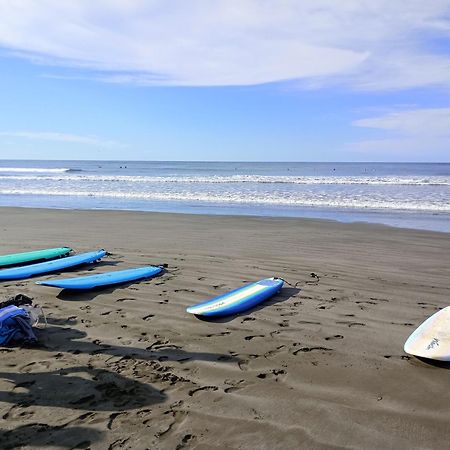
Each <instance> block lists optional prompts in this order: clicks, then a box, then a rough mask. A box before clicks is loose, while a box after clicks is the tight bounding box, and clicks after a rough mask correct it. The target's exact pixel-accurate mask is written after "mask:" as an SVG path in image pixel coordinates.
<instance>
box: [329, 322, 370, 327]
mask: <svg viewBox="0 0 450 450" xmlns="http://www.w3.org/2000/svg"><path fill="white" fill-rule="evenodd" d="M336 323H337V324H338V325H347V326H348V327H349V328H351V327H356V326H359V327H365V326H366V324H365V323H361V322H346V321H344V322H336Z"/></svg>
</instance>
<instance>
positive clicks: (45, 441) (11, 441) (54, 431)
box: [0, 423, 104, 450]
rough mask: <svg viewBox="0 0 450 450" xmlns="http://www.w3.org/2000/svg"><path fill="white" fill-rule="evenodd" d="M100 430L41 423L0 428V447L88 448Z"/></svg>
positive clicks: (97, 439)
mask: <svg viewBox="0 0 450 450" xmlns="http://www.w3.org/2000/svg"><path fill="white" fill-rule="evenodd" d="M103 434H104V433H103V432H102V431H98V430H94V429H92V428H87V427H70V428H65V426H51V425H47V424H43V423H32V424H29V425H21V426H18V427H17V428H14V429H13V430H4V429H1V428H0V436H2V449H4V450H9V449H15V448H22V447H23V448H44V447H47V446H51V447H56V446H57V447H58V448H80V449H81V448H90V447H91V445H92V444H95V443H96V442H98V441H100V440H101V439H102V436H103Z"/></svg>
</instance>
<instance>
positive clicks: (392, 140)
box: [350, 108, 450, 160]
mask: <svg viewBox="0 0 450 450" xmlns="http://www.w3.org/2000/svg"><path fill="white" fill-rule="evenodd" d="M353 125H354V126H357V127H362V128H372V129H374V130H379V131H380V132H381V134H382V136H381V137H380V138H375V139H364V140H361V141H357V142H353V143H351V144H350V148H352V149H353V150H355V151H358V152H362V153H370V154H373V155H377V154H383V153H384V154H391V155H392V154H396V153H397V154H404V153H408V154H409V155H411V156H412V155H417V156H420V155H421V156H426V155H427V154H428V155H429V154H433V155H434V157H435V158H436V159H437V160H446V159H448V154H449V152H450V108H422V109H408V110H401V111H391V112H388V113H386V114H383V115H381V116H376V117H370V118H365V119H359V120H356V121H354V122H353Z"/></svg>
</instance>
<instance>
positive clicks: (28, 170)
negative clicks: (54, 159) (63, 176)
mask: <svg viewBox="0 0 450 450" xmlns="http://www.w3.org/2000/svg"><path fill="white" fill-rule="evenodd" d="M70 170H71V169H67V168H65V167H62V168H58V167H57V168H45V167H0V172H7V173H16V172H19V173H61V172H69V171H70Z"/></svg>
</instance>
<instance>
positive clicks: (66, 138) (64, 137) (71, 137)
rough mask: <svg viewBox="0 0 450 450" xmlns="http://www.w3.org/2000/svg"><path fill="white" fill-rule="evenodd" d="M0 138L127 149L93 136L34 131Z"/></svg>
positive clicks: (7, 133)
mask: <svg viewBox="0 0 450 450" xmlns="http://www.w3.org/2000/svg"><path fill="white" fill-rule="evenodd" d="M0 137H6V138H22V139H29V140H41V141H55V142H66V143H74V144H84V145H89V146H94V147H104V148H116V147H125V145H124V144H122V143H120V142H117V141H112V140H105V139H100V138H98V137H93V136H80V135H77V134H67V133H58V132H51V131H50V132H49V131H44V132H34V131H2V132H0Z"/></svg>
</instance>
